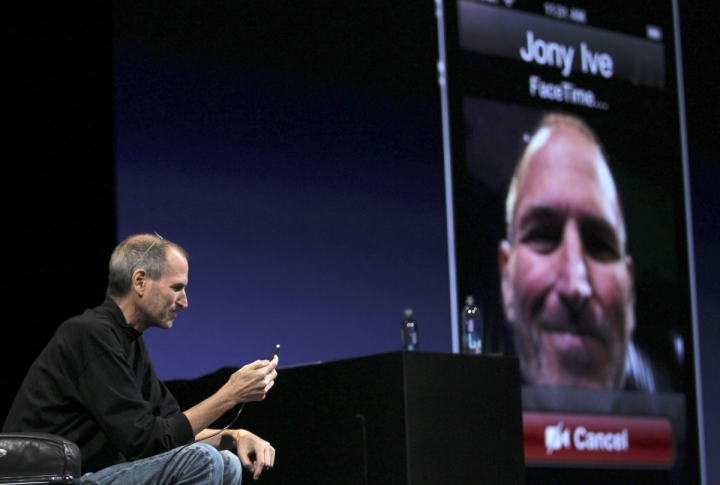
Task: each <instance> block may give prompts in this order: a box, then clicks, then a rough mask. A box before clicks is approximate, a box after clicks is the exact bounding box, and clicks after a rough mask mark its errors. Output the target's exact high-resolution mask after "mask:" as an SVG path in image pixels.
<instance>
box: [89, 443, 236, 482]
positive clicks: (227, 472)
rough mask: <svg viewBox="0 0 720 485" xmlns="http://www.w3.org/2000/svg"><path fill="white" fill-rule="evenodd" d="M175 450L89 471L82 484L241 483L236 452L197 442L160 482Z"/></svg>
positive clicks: (182, 455) (174, 463)
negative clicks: (97, 470)
mask: <svg viewBox="0 0 720 485" xmlns="http://www.w3.org/2000/svg"><path fill="white" fill-rule="evenodd" d="M175 451H176V450H171V451H168V452H165V453H161V454H159V455H155V456H151V457H149V458H143V459H142V460H137V461H131V462H129V463H121V464H119V465H114V466H111V467H109V468H105V469H103V470H100V471H99V472H95V473H86V474H85V475H83V476H82V478H81V479H80V482H81V483H82V484H83V485H128V484H133V485H144V484H147V485H169V484H171V483H172V484H175V485H240V482H241V481H242V465H241V464H240V459H239V458H238V457H237V455H235V454H233V453H232V452H229V451H218V450H216V449H215V448H213V447H212V446H210V445H207V444H205V443H195V444H193V445H190V446H188V447H187V448H184V449H183V450H182V451H180V452H179V453H178V454H177V455H176V456H175V458H173V459H172V461H171V462H170V464H169V465H168V466H167V468H166V469H165V472H164V474H163V476H162V483H158V478H160V472H161V471H162V469H163V467H164V466H165V464H166V463H167V461H168V460H169V459H170V457H171V456H173V454H174V453H175Z"/></svg>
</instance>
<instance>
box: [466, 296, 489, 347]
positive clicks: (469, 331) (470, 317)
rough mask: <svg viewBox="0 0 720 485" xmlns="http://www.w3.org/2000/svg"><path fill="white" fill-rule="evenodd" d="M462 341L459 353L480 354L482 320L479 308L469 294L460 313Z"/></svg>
mask: <svg viewBox="0 0 720 485" xmlns="http://www.w3.org/2000/svg"><path fill="white" fill-rule="evenodd" d="M460 322H461V323H460V326H461V330H462V341H461V345H460V353H462V354H468V355H480V354H482V352H483V346H482V339H483V321H482V315H481V314H480V310H479V309H478V307H477V306H476V305H475V298H473V297H472V295H469V296H468V297H467V298H465V306H464V307H463V309H462V314H461V315H460Z"/></svg>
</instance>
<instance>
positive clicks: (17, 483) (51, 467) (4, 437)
mask: <svg viewBox="0 0 720 485" xmlns="http://www.w3.org/2000/svg"><path fill="white" fill-rule="evenodd" d="M79 478H80V450H79V449H78V447H77V445H76V444H75V443H73V442H71V441H68V440H66V439H64V438H61V437H60V436H55V435H51V434H46V433H0V484H2V485H36V484H37V485H45V484H61V485H65V484H77V483H79V481H78V480H77V479H79Z"/></svg>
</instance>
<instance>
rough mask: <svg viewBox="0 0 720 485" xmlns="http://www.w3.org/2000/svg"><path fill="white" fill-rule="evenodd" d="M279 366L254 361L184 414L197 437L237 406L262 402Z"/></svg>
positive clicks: (268, 361)
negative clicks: (249, 402)
mask: <svg viewBox="0 0 720 485" xmlns="http://www.w3.org/2000/svg"><path fill="white" fill-rule="evenodd" d="M277 364H278V357H277V355H276V356H275V357H273V360H256V361H255V362H253V363H252V364H248V365H246V366H245V367H243V368H241V369H240V370H238V371H237V372H235V373H234V374H233V375H232V376H230V379H229V380H228V381H227V382H226V383H225V385H224V386H222V388H220V390H219V391H218V392H216V393H215V394H213V395H212V396H210V397H209V398H207V399H205V400H204V401H203V402H201V403H200V404H197V405H196V406H193V407H192V408H190V409H188V410H187V411H185V412H184V414H185V416H187V418H188V421H190V426H192V429H193V433H195V434H196V435H197V434H198V433H200V432H201V431H203V430H204V429H205V428H207V427H208V426H209V425H210V423H212V422H213V421H215V420H216V419H217V418H219V417H220V416H222V414H223V413H225V412H227V411H228V410H230V409H232V407H233V406H235V405H236V404H238V403H241V402H248V401H262V400H263V399H265V394H267V392H268V391H269V390H270V388H271V387H272V386H273V384H275V378H276V377H277V371H276V370H275V367H277Z"/></svg>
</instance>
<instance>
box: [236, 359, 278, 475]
mask: <svg viewBox="0 0 720 485" xmlns="http://www.w3.org/2000/svg"><path fill="white" fill-rule="evenodd" d="M273 360H274V359H273ZM265 362H267V361H265ZM250 365H253V364H250ZM235 441H237V454H238V457H239V458H240V462H242V464H243V466H244V467H245V468H246V469H247V470H248V471H250V472H251V473H252V474H253V479H255V480H257V479H258V478H260V474H261V473H262V472H263V470H269V469H270V468H272V467H273V465H274V464H275V448H273V447H272V446H270V443H268V442H267V441H265V440H264V439H262V438H259V437H258V436H255V435H254V434H252V433H251V432H249V431H245V430H244V429H239V430H237V434H236V436H235Z"/></svg>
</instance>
